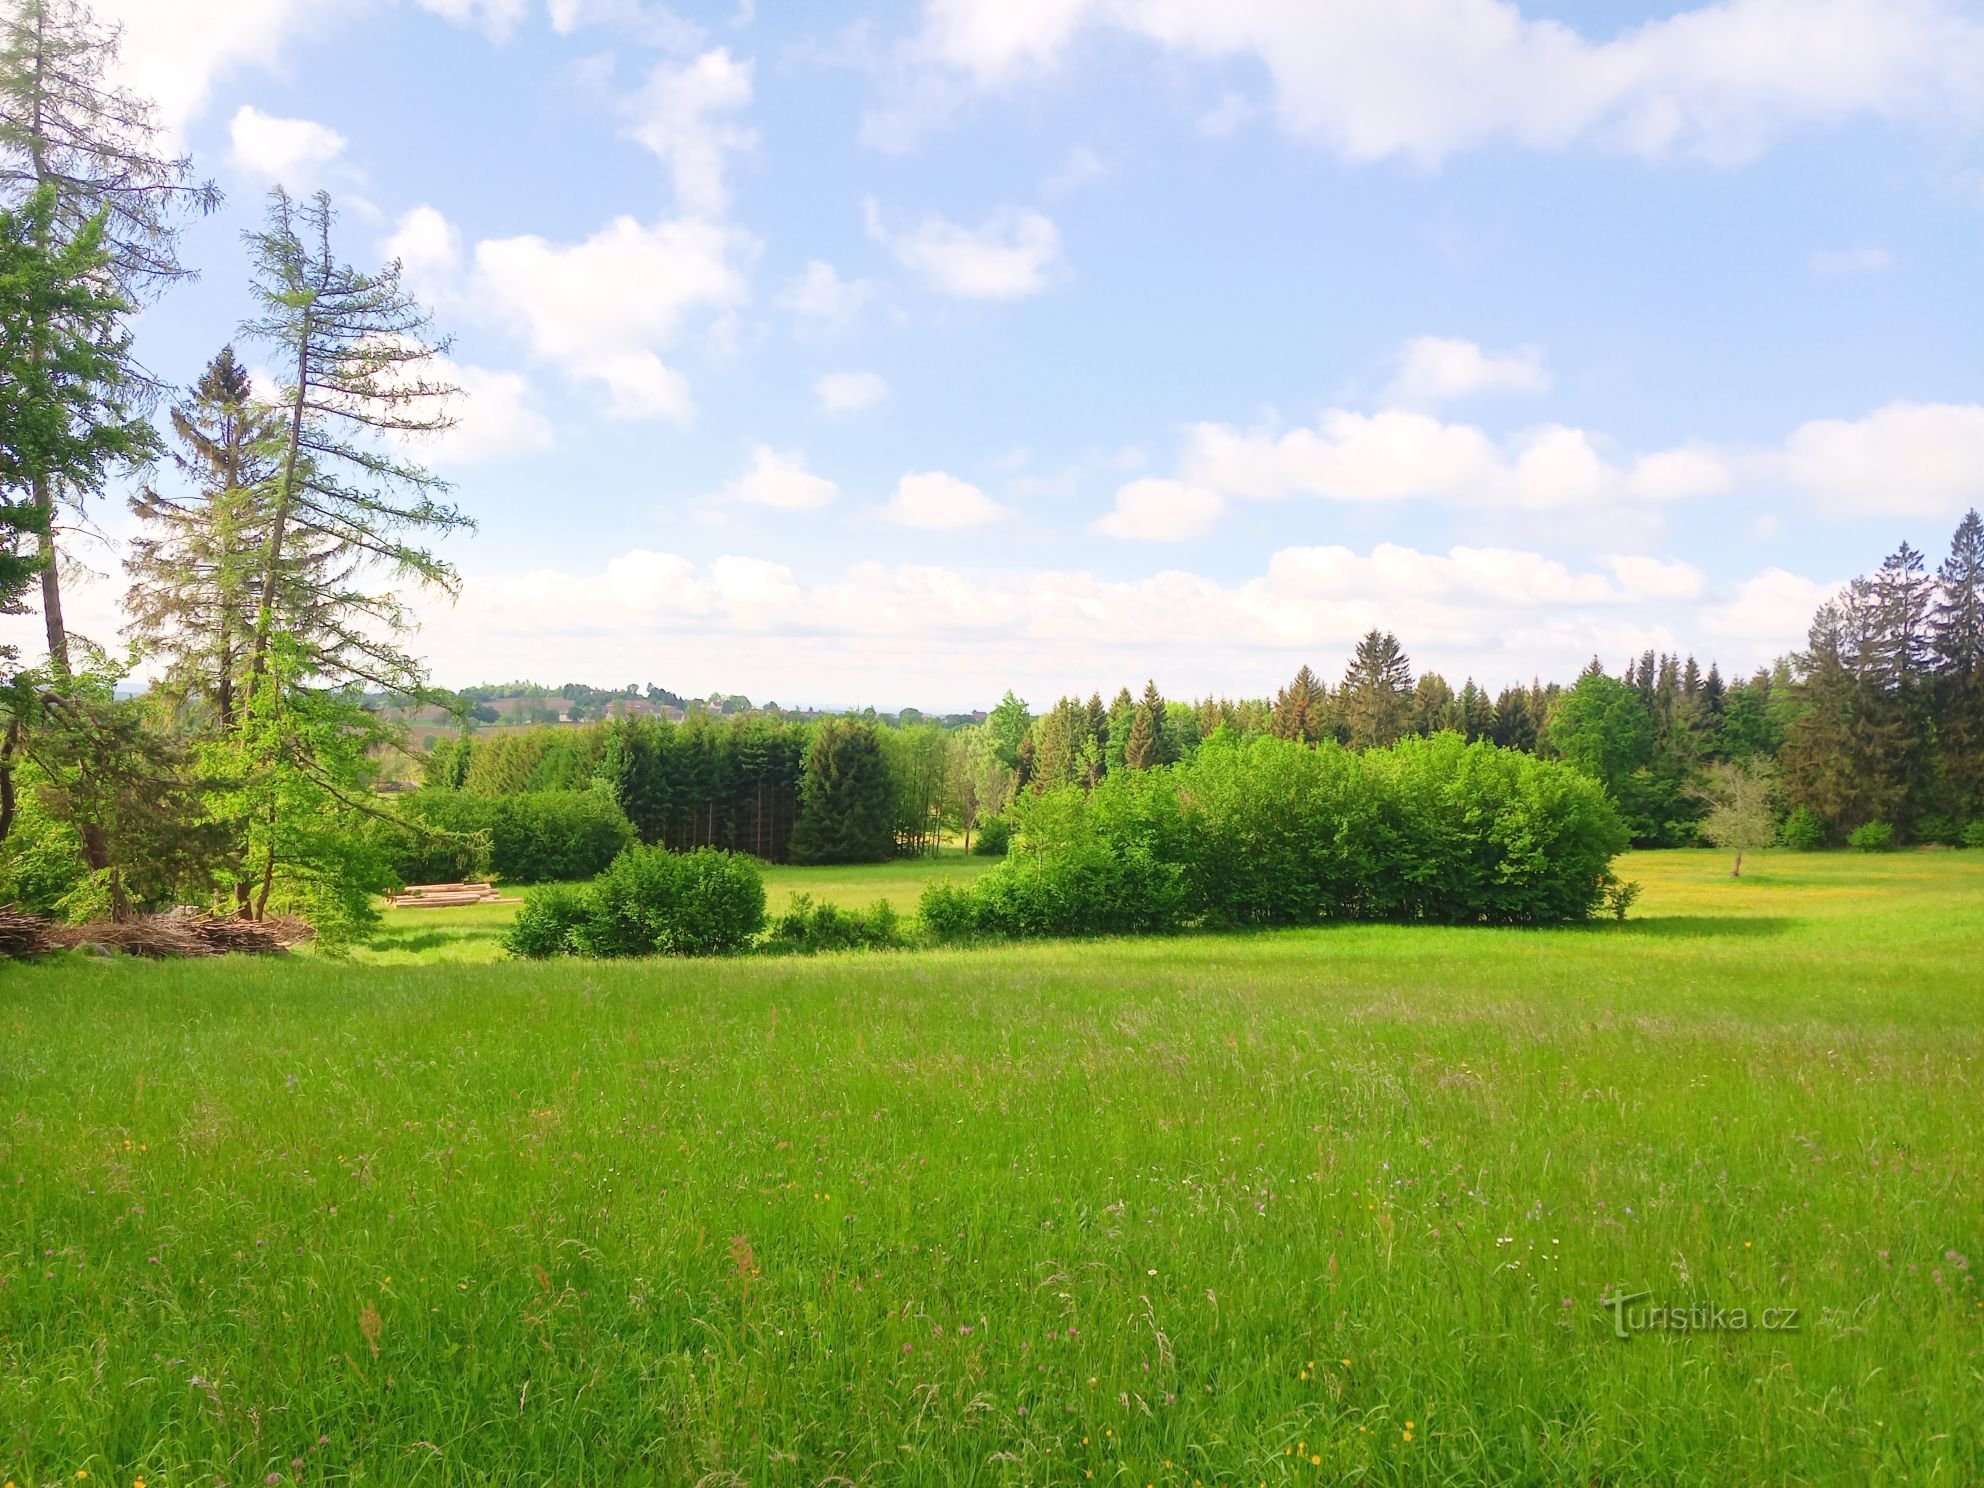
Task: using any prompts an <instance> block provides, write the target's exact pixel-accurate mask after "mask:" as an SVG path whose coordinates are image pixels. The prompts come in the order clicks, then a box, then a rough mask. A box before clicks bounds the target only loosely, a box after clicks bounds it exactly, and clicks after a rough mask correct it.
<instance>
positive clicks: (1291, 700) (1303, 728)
mask: <svg viewBox="0 0 1984 1488" xmlns="http://www.w3.org/2000/svg"><path fill="white" fill-rule="evenodd" d="M1327 713H1328V698H1327V695H1326V693H1325V690H1324V688H1323V684H1322V681H1321V679H1320V678H1318V677H1317V676H1316V674H1315V672H1313V671H1311V670H1310V668H1309V664H1308V663H1307V662H1304V663H1303V664H1302V665H1301V666H1299V667H1297V668H1296V669H1295V675H1294V676H1293V677H1291V678H1290V679H1289V681H1288V685H1287V686H1286V687H1284V688H1282V689H1281V690H1280V691H1279V692H1277V693H1276V694H1275V699H1274V723H1273V728H1274V736H1275V737H1276V738H1277V739H1294V740H1297V741H1299V742H1301V743H1303V744H1314V743H1316V742H1317V741H1318V740H1319V739H1321V738H1322V737H1323V732H1324V730H1325V728H1326V727H1327V724H1328V719H1327V716H1326V715H1327Z"/></svg>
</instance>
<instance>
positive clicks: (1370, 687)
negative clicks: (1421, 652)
mask: <svg viewBox="0 0 1984 1488" xmlns="http://www.w3.org/2000/svg"><path fill="white" fill-rule="evenodd" d="M1342 710H1343V723H1344V727H1345V729H1346V730H1347V732H1348V734H1349V740H1348V742H1349V743H1350V745H1351V747H1352V748H1355V749H1368V748H1373V747H1376V748H1383V747H1385V746H1387V745H1390V744H1395V743H1397V742H1398V741H1399V740H1400V739H1402V738H1404V737H1405V735H1406V733H1407V732H1408V731H1409V730H1410V728H1411V725H1412V664H1411V662H1410V661H1409V660H1408V659H1407V658H1406V654H1405V651H1404V650H1403V648H1401V647H1400V645H1399V643H1398V637H1397V636H1395V635H1390V634H1387V633H1384V632H1380V631H1376V630H1373V631H1369V632H1367V633H1366V634H1365V636H1364V639H1363V640H1361V641H1359V642H1358V643H1357V651H1356V653H1355V655H1353V656H1352V658H1351V661H1350V666H1349V668H1348V669H1347V670H1346V671H1345V672H1344V674H1343V692H1342Z"/></svg>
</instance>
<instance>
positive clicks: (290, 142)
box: [228, 103, 345, 192]
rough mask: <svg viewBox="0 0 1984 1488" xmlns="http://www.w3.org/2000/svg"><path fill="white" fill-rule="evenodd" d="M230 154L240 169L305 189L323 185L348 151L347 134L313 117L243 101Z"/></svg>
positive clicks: (230, 135)
mask: <svg viewBox="0 0 1984 1488" xmlns="http://www.w3.org/2000/svg"><path fill="white" fill-rule="evenodd" d="M228 143H229V158H230V159H232V161H233V162H234V165H235V167H236V168H237V169H238V170H242V171H245V172H247V173H248V174H249V175H252V176H257V177H259V178H261V179H262V180H264V181H269V182H274V183H278V184H281V185H283V186H287V187H288V188H289V189H290V190H291V191H292V192H301V191H307V190H310V189H312V188H313V187H315V186H317V185H319V184H320V183H321V182H322V180H323V178H324V171H325V167H327V166H329V165H331V164H333V163H334V162H335V161H337V160H338V159H339V157H341V156H342V155H343V154H344V149H345V137H344V136H343V135H341V134H339V133H338V132H337V131H336V130H335V129H332V128H331V127H330V126H329V125H327V124H319V123H317V122H315V121H314V120H311V119H279V118H276V117H275V116H274V115H272V114H265V113H263V112H262V111H261V110H260V109H258V108H256V107H254V106H253V105H252V104H245V103H244V104H243V105H242V106H241V107H240V108H238V109H236V110H235V112H234V118H233V120H232V122H231V123H230V124H229V125H228Z"/></svg>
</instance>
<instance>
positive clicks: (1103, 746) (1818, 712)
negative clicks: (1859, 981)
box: [423, 511, 1984, 861]
mask: <svg viewBox="0 0 1984 1488" xmlns="http://www.w3.org/2000/svg"><path fill="white" fill-rule="evenodd" d="M622 695H625V694H622ZM905 718H906V721H904V720H897V721H896V722H895V723H894V724H893V725H891V724H890V723H888V722H886V721H884V720H880V719H876V718H875V717H874V716H873V715H872V713H871V714H870V715H868V716H867V717H865V718H864V717H846V718H840V719H835V720H832V721H830V722H826V723H818V722H803V721H800V722H796V721H793V720H791V719H788V718H785V717H781V716H778V715H776V714H773V713H769V712H761V711H757V710H749V711H745V710H733V711H732V713H730V714H729V715H727V716H726V715H723V714H721V713H709V712H704V713H697V714H692V715H691V716H689V717H687V718H685V719H684V720H683V721H682V722H680V723H670V722H668V721H665V720H660V719H655V718H622V719H614V720H611V721H609V722H605V723H602V724H599V725H595V726H591V727H587V728H582V729H571V728H565V729H537V730H522V731H505V732H503V733H499V734H488V735H477V734H473V733H465V734H463V735H462V736H461V737H459V738H457V739H453V740H445V741H442V742H440V743H439V744H437V746H436V747H435V748H434V749H433V751H432V752H431V753H430V754H429V755H428V756H427V757H426V759H425V761H424V765H423V769H424V779H425V782H426V784H427V785H428V786H430V787H434V788H437V789H449V790H456V791H463V792H467V793H470V794H480V795H492V796H511V795H522V794H527V793H530V792H536V791H570V790H577V789H584V788H587V787H588V786H590V785H592V784H593V783H594V782H596V781H597V782H603V783H605V784H606V785H607V786H608V787H609V788H610V789H611V790H612V792H613V793H614V795H615V797H616V798H617V799H618V801H619V802H620V804H621V805H622V807H623V808H624V809H625V811H626V814H627V816H628V818H629V819H630V821H631V822H632V824H633V827H634V829H635V831H636V832H637V833H638V834H639V836H640V837H641V838H642V839H643V840H646V841H651V842H662V843H666V844H667V845H669V846H670V847H674V848H678V849H688V848H693V847H701V846H719V847H729V848H734V849H737V850H739V851H744V852H750V853H754V854H756V855H758V856H761V857H766V858H769V859H772V860H774V861H783V860H785V859H787V858H788V857H790V858H794V859H797V860H800V861H824V860H844V859H848V858H876V857H883V856H887V855H888V854H890V853H916V852H922V851H927V850H929V849H930V848H932V847H933V846H934V845H935V844H936V842H937V841H938V840H939V839H940V837H942V836H943V835H945V834H952V835H956V836H958V837H959V838H961V839H963V840H966V841H968V840H969V838H970V836H971V834H972V833H973V832H974V831H975V830H978V829H979V828H980V826H981V824H982V823H984V822H986V821H988V820H992V819H996V818H998V817H999V816H1001V815H1002V814H1003V813H1004V811H1005V810H1006V808H1007V806H1008V805H1009V804H1010V803H1011V802H1012V800H1013V799H1014V797H1015V796H1016V795H1017V794H1018V793H1019V792H1022V791H1034V792H1040V791H1047V790H1051V789H1054V788H1056V787H1062V786H1074V787H1093V786H1094V785H1095V784H1096V783H1097V782H1099V781H1100V780H1102V779H1104V778H1105V777H1106V776H1108V775H1109V774H1110V773H1112V772H1115V771H1121V770H1149V769H1155V768H1159V767H1162V766H1165V765H1168V764H1171V763H1174V762H1176V761H1179V760H1183V759H1186V758H1189V757H1190V756H1191V755H1192V754H1193V753H1194V752H1195V751H1196V750H1197V749H1198V747H1199V745H1200V743H1201V741H1203V740H1205V739H1207V738H1209V737H1211V736H1212V735H1214V734H1215V733H1223V734H1226V735H1229V736H1234V737H1237V738H1239V739H1240V740H1243V741H1244V740H1246V739H1248V738H1252V737H1258V736H1263V735H1268V736H1273V737H1276V738H1281V739H1293V740H1298V741H1301V742H1305V743H1309V744H1313V745H1318V746H1335V747H1342V748H1348V749H1364V748H1369V747H1383V746H1386V745H1389V744H1392V743H1394V742H1396V741H1397V740H1399V739H1401V738H1404V737H1407V736H1409V735H1415V734H1435V733H1440V732H1448V731H1450V732H1453V733H1456V734H1459V735H1461V736H1463V737H1464V738H1466V739H1468V740H1470V741H1472V740H1486V741H1488V742H1490V743H1493V744H1496V745H1499V746H1501V747H1503V748H1508V749H1516V750H1522V751H1525V752H1528V753H1532V754H1536V755H1539V756H1541V757H1544V758H1554V759H1562V760H1564V761H1566V762H1568V763H1570V764H1571V765H1573V766H1574V767H1575V768H1577V769H1578V770H1580V771H1582V772H1583V773H1585V774H1587V775H1589V776H1591V777H1592V778H1594V779H1596V780H1598V781H1599V782H1600V783H1601V784H1603V785H1604V787H1605V789H1606V791H1607V793H1608V794H1609V795H1610V796H1611V798H1612V800H1613V802H1614V803H1615V805H1616V806H1617V807H1618V809H1619V812H1620V814H1621V816H1622V818H1623V819H1624V821H1625V823H1626V825H1627V828H1628V830H1629V831H1630V833H1631V835H1632V840H1633V841H1634V843H1635V844H1636V845H1638V846H1642V847H1672V846H1684V845H1689V844H1693V843H1695V842H1697V841H1699V840H1701V836H1700V832H1701V824H1702V823H1703V821H1704V819H1705V818H1707V817H1708V816H1709V814H1710V813H1711V812H1712V810H1713V809H1714V807H1715V805H1716V802H1717V799H1718V796H1719V795H1721V794H1724V793H1726V791H1727V790H1728V789H1729V786H1730V782H1731V781H1732V780H1740V781H1741V782H1744V783H1746V784H1747V785H1749V786H1752V787H1754V788H1755V789H1756V790H1757V791H1758V792H1760V793H1761V799H1763V800H1765V801H1766V802H1767V805H1768V810H1769V812H1770V816H1771V820H1772V821H1773V822H1774V823H1775V824H1776V827H1777V830H1778V831H1779V833H1780V834H1781V835H1782V837H1783V839H1784V840H1785V841H1786V842H1788V843H1790V844H1791V845H1795V846H1802V847H1813V846H1822V845H1827V844H1836V843H1841V842H1844V841H1845V840H1846V838H1847V836H1848V835H1849V834H1851V833H1852V832H1854V831H1855V830H1856V829H1859V828H1865V827H1869V826H1874V827H1878V828H1883V829H1885V830H1886V831H1887V832H1888V833H1891V834H1892V840H1893V841H1896V842H1903V843H1908V842H1914V843H1944V844H1948V845H1952V846H1954V845H1959V844H1962V843H1964V842H1965V841H1966V840H1967V838H1966V834H1968V840H1971V841H1973V843H1975V845H1984V827H1980V825H1979V824H1980V822H1984V523H1980V520H1979V517H1978V514H1977V513H1976V512H1975V511H1973V512H1970V513H1969V514H1968V515H1967V516H1966V517H1965V518H1964V519H1963V522H1962V524H1961V525H1960V526H1959V527H1958V528H1957V530H1956V533H1955V536H1954V537H1953V539H1952V541H1951V545H1950V550H1949V553H1948V556H1947V557H1946V558H1945V559H1944V560H1943V561H1942V563H1941V564H1940V565H1939V566H1938V567H1937V568H1936V569H1935V570H1934V571H1931V570H1930V569H1929V567H1928V564H1927V560H1926V559H1925V558H1924V556H1923V555H1922V554H1921V553H1919V552H1917V551H1916V550H1915V549H1913V548H1911V547H1909V546H1907V545H1906V544H1904V545H1903V546H1902V547H1900V548H1899V549H1897V550H1896V552H1895V553H1894V554H1893V555H1892V556H1891V557H1889V558H1888V559H1887V561H1886V562H1884V563H1883V564H1882V565H1881V566H1880V568H1879V569H1878V570H1877V571H1876V572H1875V573H1874V574H1873V575H1872V576H1870V577H1866V578H1861V579H1856V580H1855V581H1854V582H1853V583H1852V584H1850V585H1848V586H1847V587H1846V589H1845V590H1844V591H1843V592H1842V593H1841V594H1840V595H1839V596H1838V597H1837V598H1835V599H1833V600H1832V601H1830V602H1828V603H1827V604H1826V605H1825V606H1824V607H1823V608H1822V609H1821V610H1820V611H1819V613H1818V614H1817V616H1815V617H1814V619H1813V622H1812V626H1811V631H1810V636H1809V638H1808V643H1807V646H1806V648H1805V649H1804V650H1803V651H1800V652H1798V653H1797V654H1795V655H1791V656H1786V657H1782V658H1780V659H1779V660H1778V661H1777V662H1776V663H1775V664H1773V665H1772V666H1769V667H1766V668H1761V669H1759V670H1758V671H1757V672H1755V673H1754V674H1752V675H1750V676H1748V677H1738V678H1735V679H1727V678H1724V677H1723V676H1722V674H1721V672H1720V671H1719V669H1718V668H1717V667H1716V666H1715V664H1714V663H1712V662H1711V663H1710V665H1709V666H1708V667H1707V668H1706V670H1704V669H1703V668H1702V667H1701V666H1700V664H1699V663H1698V662H1697V661H1696V659H1695V658H1694V657H1692V656H1676V655H1662V654H1656V653H1654V652H1652V651H1648V652H1645V653H1644V654H1642V655H1640V656H1637V657H1634V658H1632V659H1630V660H1628V661H1627V662H1626V663H1625V664H1624V665H1623V667H1621V668H1620V669H1619V671H1618V673H1617V674H1616V675H1614V674H1612V673H1611V672H1608V671H1607V669H1606V668H1605V666H1604V664H1603V662H1602V661H1601V660H1600V659H1598V658H1594V659H1593V660H1592V662H1591V664H1590V666H1588V667H1587V668H1586V669H1585V670H1584V672H1583V673H1581V674H1580V675H1579V676H1578V677H1576V678H1575V679H1572V680H1571V681H1569V682H1557V681H1551V682H1543V681H1540V680H1539V681H1535V682H1532V683H1531V684H1530V685H1529V686H1527V687H1510V688H1504V689H1502V690H1501V691H1499V692H1498V693H1496V694H1495V695H1493V696H1490V695H1489V694H1488V692H1486V691H1485V690H1484V689H1482V688H1480V687H1478V686H1477V685H1476V684H1475V683H1474V682H1473V681H1472V680H1471V679H1470V680H1467V681H1464V682H1463V683H1462V684H1461V686H1460V687H1459V688H1458V689H1456V688H1455V687H1454V686H1453V685H1452V684H1451V683H1450V682H1449V681H1448V680H1447V679H1446V678H1444V677H1442V676H1441V675H1439V674H1438V673H1437V672H1430V671H1429V672H1423V673H1420V674H1418V675H1416V676H1415V674H1414V672H1413V669H1412V664H1411V660H1410V658H1409V657H1408V655H1407V654H1406V651H1405V649H1404V647H1403V645H1402V644H1401V642H1400V641H1399V640H1398V638H1397V637H1396V636H1394V635H1391V634H1389V633H1386V632H1381V631H1376V630H1374V631H1372V632H1371V633H1370V634H1368V635H1366V636H1365V637H1364V638H1363V640H1362V641H1360V642H1359V643H1358V645H1357V648H1356V651H1355V653H1354V654H1353V655H1352V657H1351V658H1350V661H1349V664H1348V666H1347V667H1346V668H1345V670H1344V672H1343V675H1342V678H1341V680H1340V681H1339V682H1337V683H1335V684H1334V685H1332V684H1330V683H1328V682H1326V681H1325V680H1323V678H1321V677H1320V676H1318V674H1317V673H1316V672H1315V671H1314V670H1313V669H1312V668H1310V667H1308V666H1306V665H1305V666H1303V667H1301V668H1300V669H1298V670H1297V672H1296V673H1295V675H1294V676H1293V677H1292V678H1291V679H1290V680H1289V682H1288V684H1287V685H1286V686H1284V687H1283V688H1281V689H1280V690H1279V691H1278V692H1277V693H1276V695H1275V696H1274V697H1272V698H1242V699H1231V698H1221V697H1209V698H1201V699H1198V700H1194V701H1180V700H1170V699H1166V698H1165V697H1164V696H1163V695H1162V694H1161V693H1160V692H1159V690H1158V688H1157V686H1156V684H1155V683H1154V682H1147V683H1146V684H1145V686H1144V687H1143V689H1142V691H1141V693H1133V692H1132V691H1131V690H1130V689H1129V688H1127V687H1124V688H1121V689H1119V690H1118V691H1117V692H1116V693H1115V695H1114V697H1113V699H1111V700H1110V701H1107V702H1105V701H1104V699H1103V695H1102V693H1101V692H1100V691H1096V692H1093V693H1091V694H1090V695H1089V696H1088V698H1087V699H1086V700H1084V699H1082V698H1079V697H1063V698H1061V699H1059V700H1058V701H1056V702H1055V703H1054V704H1053V705H1052V706H1051V707H1048V708H1046V709H1045V710H1044V711H1041V712H1038V713H1036V712H1034V711H1033V710H1032V709H1030V708H1029V706H1028V704H1027V703H1026V702H1025V701H1023V700H1022V699H1020V698H1018V697H1016V696H1015V695H1014V694H1012V693H1011V692H1008V693H1007V694H1006V696H1005V697H1004V699H1002V700H1001V701H1000V703H999V704H998V705H997V706H996V707H994V708H993V709H992V710H991V711H990V712H989V713H988V714H987V715H985V716H984V717H983V719H982V720H980V719H977V718H976V717H974V718H973V719H972V720H970V721H965V720H956V721H954V722H953V723H952V725H951V726H949V727H946V726H944V725H942V724H939V723H937V722H934V721H929V720H926V719H924V718H923V716H922V715H920V714H916V713H915V712H914V710H909V712H908V713H907V714H906V715H905ZM809 802H810V803H811V805H810V809H809ZM809 816H810V817H811V818H812V820H811V821H810V822H809Z"/></svg>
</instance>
